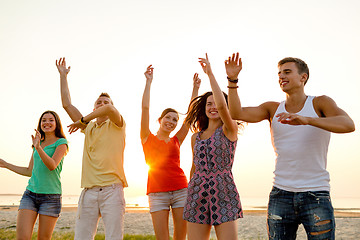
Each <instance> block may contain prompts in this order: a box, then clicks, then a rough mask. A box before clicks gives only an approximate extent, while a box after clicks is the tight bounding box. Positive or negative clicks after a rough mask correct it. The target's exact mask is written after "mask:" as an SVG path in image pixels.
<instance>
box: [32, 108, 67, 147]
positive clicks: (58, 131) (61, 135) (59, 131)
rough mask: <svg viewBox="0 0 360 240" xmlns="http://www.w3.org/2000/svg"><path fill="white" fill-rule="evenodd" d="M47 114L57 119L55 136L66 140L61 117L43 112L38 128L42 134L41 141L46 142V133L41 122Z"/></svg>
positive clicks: (52, 112)
mask: <svg viewBox="0 0 360 240" xmlns="http://www.w3.org/2000/svg"><path fill="white" fill-rule="evenodd" d="M47 113H50V114H51V115H53V116H54V118H55V123H56V127H55V136H56V137H58V138H66V137H65V134H64V131H63V129H62V125H61V121H60V118H59V115H57V113H56V112H54V111H50V110H48V111H45V112H43V114H41V116H40V119H39V123H38V127H37V130H38V131H39V132H40V134H41V140H45V133H44V131H43V130H42V129H41V120H42V118H43V116H44V115H45V114H47Z"/></svg>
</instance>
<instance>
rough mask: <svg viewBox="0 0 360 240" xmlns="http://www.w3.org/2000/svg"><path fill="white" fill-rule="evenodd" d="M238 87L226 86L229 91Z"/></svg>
mask: <svg viewBox="0 0 360 240" xmlns="http://www.w3.org/2000/svg"><path fill="white" fill-rule="evenodd" d="M238 87H239V86H234V87H231V86H227V88H230V89H233V88H234V89H236V88H238Z"/></svg>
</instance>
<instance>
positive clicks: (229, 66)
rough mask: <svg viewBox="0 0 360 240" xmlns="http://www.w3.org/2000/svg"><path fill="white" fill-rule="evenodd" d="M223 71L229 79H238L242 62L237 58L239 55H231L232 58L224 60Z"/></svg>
mask: <svg viewBox="0 0 360 240" xmlns="http://www.w3.org/2000/svg"><path fill="white" fill-rule="evenodd" d="M225 69H226V74H227V76H228V78H229V79H231V80H235V79H238V75H239V72H240V71H241V69H242V62H241V58H239V53H236V54H235V53H233V54H232V56H230V57H229V58H228V59H226V60H225Z"/></svg>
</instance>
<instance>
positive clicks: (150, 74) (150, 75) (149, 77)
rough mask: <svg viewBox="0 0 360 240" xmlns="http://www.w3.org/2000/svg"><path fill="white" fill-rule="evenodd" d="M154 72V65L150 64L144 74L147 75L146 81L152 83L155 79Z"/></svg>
mask: <svg viewBox="0 0 360 240" xmlns="http://www.w3.org/2000/svg"><path fill="white" fill-rule="evenodd" d="M153 73H154V68H153V67H152V65H149V66H148V67H147V68H146V71H145V72H144V75H145V77H146V81H147V82H149V83H151V82H152V80H153Z"/></svg>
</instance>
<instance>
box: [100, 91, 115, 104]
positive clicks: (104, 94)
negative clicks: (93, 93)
mask: <svg viewBox="0 0 360 240" xmlns="http://www.w3.org/2000/svg"><path fill="white" fill-rule="evenodd" d="M100 97H107V98H109V99H110V103H111V104H112V105H114V103H113V100H112V99H111V97H110V95H109V94H108V93H106V92H102V93H101V94H100V96H99V97H98V98H100Z"/></svg>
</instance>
